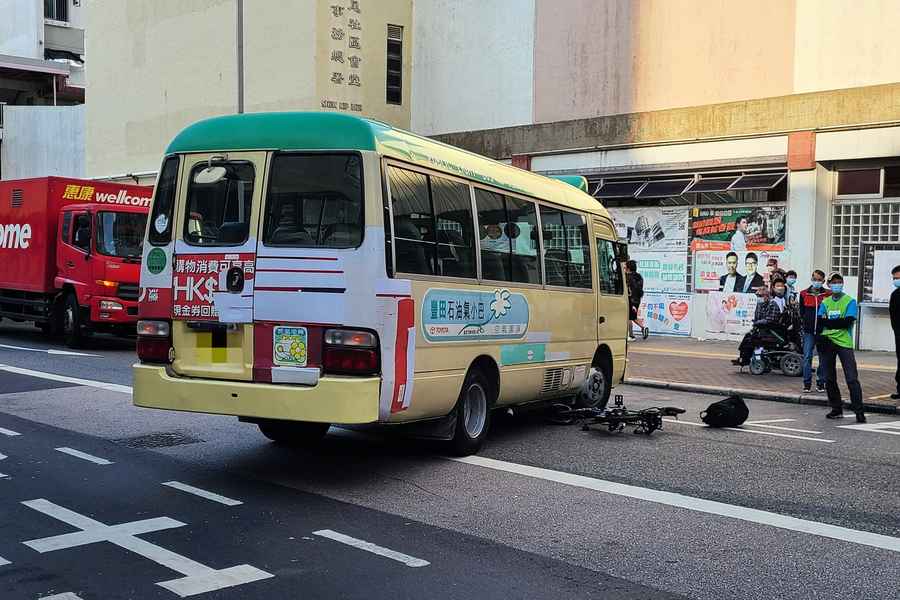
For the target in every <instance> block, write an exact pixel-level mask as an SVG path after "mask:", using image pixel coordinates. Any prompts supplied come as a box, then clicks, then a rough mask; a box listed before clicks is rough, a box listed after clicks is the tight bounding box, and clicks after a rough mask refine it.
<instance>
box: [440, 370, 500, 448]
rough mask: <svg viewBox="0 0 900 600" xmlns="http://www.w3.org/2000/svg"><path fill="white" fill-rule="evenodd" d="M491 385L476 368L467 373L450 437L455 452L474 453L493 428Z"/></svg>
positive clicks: (457, 403)
mask: <svg viewBox="0 0 900 600" xmlns="http://www.w3.org/2000/svg"><path fill="white" fill-rule="evenodd" d="M492 388H493V386H491V384H490V383H488V379H487V377H485V375H484V374H483V373H482V372H481V371H480V370H478V369H477V368H476V369H472V370H471V371H469V374H468V375H466V380H465V382H464V383H463V386H462V391H460V393H459V399H458V400H457V401H456V408H455V409H454V412H455V413H456V426H455V429H454V434H453V439H452V440H451V441H450V450H451V452H452V453H453V454H455V455H456V456H468V455H470V454H475V453H476V452H478V450H479V449H480V448H481V445H482V444H483V443H484V440H485V438H487V434H488V430H489V429H490V428H491V408H492V405H493V395H492ZM467 406H468V409H467ZM479 425H480V428H479Z"/></svg>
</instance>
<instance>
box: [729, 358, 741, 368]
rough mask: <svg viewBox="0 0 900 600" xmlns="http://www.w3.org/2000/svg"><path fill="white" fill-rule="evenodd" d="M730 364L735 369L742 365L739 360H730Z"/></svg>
mask: <svg viewBox="0 0 900 600" xmlns="http://www.w3.org/2000/svg"><path fill="white" fill-rule="evenodd" d="M731 364H733V365H734V366H736V367H740V366H742V365H743V363H741V359H739V358H734V359H732V360H731Z"/></svg>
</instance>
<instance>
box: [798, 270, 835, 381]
mask: <svg viewBox="0 0 900 600" xmlns="http://www.w3.org/2000/svg"><path fill="white" fill-rule="evenodd" d="M830 295H831V292H830V291H829V290H827V289H825V272H824V271H821V270H819V269H816V270H815V271H813V272H812V280H811V282H810V286H809V287H808V288H806V289H805V290H803V291H801V292H800V302H799V304H800V323H801V326H802V327H801V331H802V332H803V392H804V393H807V394H808V393H809V392H810V391H812V360H813V355H814V354H815V353H816V330H817V328H818V324H819V306H821V304H822V300H824V299H825V298H827V297H828V296H830ZM816 391H817V392H819V393H820V394H821V393H822V392H824V391H825V370H824V366H823V365H822V360H821V357H820V359H819V367H818V368H817V369H816Z"/></svg>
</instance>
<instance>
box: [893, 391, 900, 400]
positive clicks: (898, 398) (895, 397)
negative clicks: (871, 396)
mask: <svg viewBox="0 0 900 600" xmlns="http://www.w3.org/2000/svg"><path fill="white" fill-rule="evenodd" d="M891 400H900V392H897V393H896V394H891Z"/></svg>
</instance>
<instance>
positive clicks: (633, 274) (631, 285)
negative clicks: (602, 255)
mask: <svg viewBox="0 0 900 600" xmlns="http://www.w3.org/2000/svg"><path fill="white" fill-rule="evenodd" d="M625 283H626V285H628V320H629V322H628V339H629V340H631V341H634V339H635V338H634V335H632V333H631V324H632V323H634V324H635V325H637V326H638V327H640V328H641V335H642V336H643V337H644V339H645V340H646V339H647V336H649V335H650V329H649V328H648V327H646V326H645V325H644V320H643V319H640V318H638V308H639V307H640V306H641V299H642V298H643V297H644V278H643V277H641V274H640V273H638V270H637V261H635V260H629V261H626V262H625Z"/></svg>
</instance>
